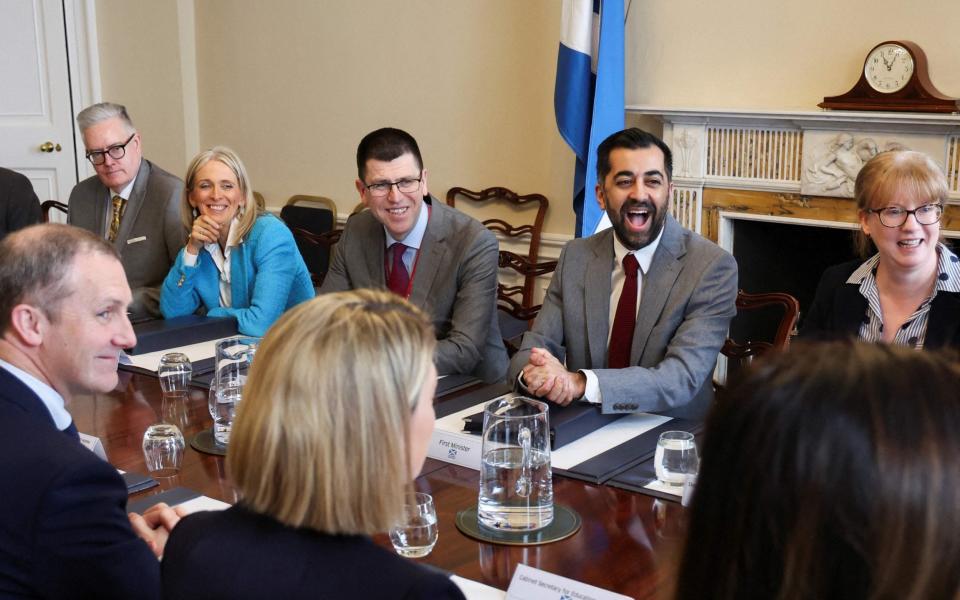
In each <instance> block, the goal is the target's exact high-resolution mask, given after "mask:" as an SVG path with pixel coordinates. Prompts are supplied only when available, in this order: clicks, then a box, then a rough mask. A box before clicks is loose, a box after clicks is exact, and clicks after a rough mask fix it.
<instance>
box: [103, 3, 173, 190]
mask: <svg viewBox="0 0 960 600" xmlns="http://www.w3.org/2000/svg"><path fill="white" fill-rule="evenodd" d="M96 13H97V37H98V40H99V49H100V53H99V54H100V77H101V96H102V98H103V100H105V101H110V102H119V103H120V104H124V105H126V106H127V109H128V110H129V111H130V116H131V118H132V119H133V122H134V124H136V126H137V128H138V129H139V130H140V133H141V136H142V139H143V147H144V154H145V156H146V157H147V158H149V159H150V160H151V161H152V162H155V163H157V164H159V165H160V166H161V167H163V168H164V169H166V170H168V171H170V172H172V173H174V174H176V175H180V176H182V175H183V171H184V170H185V168H186V164H187V156H186V155H187V149H186V147H185V137H184V122H185V119H188V118H189V115H190V114H191V113H190V111H189V106H187V107H185V106H184V101H183V99H184V93H183V92H184V81H183V77H182V73H181V44H180V35H179V30H180V27H179V24H178V12H177V2H176V1H172V0H164V1H157V2H147V1H144V0H133V1H130V0H97V3H96Z"/></svg>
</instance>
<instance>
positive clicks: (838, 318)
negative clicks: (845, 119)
mask: <svg viewBox="0 0 960 600" xmlns="http://www.w3.org/2000/svg"><path fill="white" fill-rule="evenodd" d="M947 191H948V189H947V180H946V178H945V177H944V175H943V171H942V170H941V169H940V167H939V166H938V165H937V163H935V162H934V161H933V159H931V158H930V157H929V156H927V155H925V154H923V153H920V152H910V151H889V152H881V153H880V154H878V155H876V156H875V157H873V158H872V159H870V161H869V162H867V164H866V165H864V167H863V168H862V169H861V170H860V173H859V174H858V175H857V181H856V185H855V187H854V196H855V198H856V201H857V212H858V215H859V218H860V231H858V232H857V246H858V250H859V251H860V254H861V256H862V257H863V258H866V257H867V256H869V254H870V253H871V252H874V251H875V252H876V254H874V255H873V256H872V257H870V258H869V259H868V260H867V261H866V262H861V261H859V260H858V261H852V262H848V263H844V264H842V265H837V266H834V267H831V268H829V269H827V270H826V271H825V272H824V274H823V277H822V278H821V279H820V284H819V285H818V286H817V293H816V296H815V298H814V301H813V305H812V306H811V307H810V311H809V313H808V314H807V315H806V317H805V319H804V321H803V327H802V329H801V332H800V333H801V336H803V337H806V338H818V339H822V338H837V337H848V336H849V337H856V338H859V339H861V340H864V341H868V342H888V343H893V344H897V345H902V346H910V347H912V348H918V349H919V348H937V347H942V346H948V347H954V348H960V258H958V257H957V255H955V254H954V253H953V252H951V251H950V250H949V249H948V248H947V247H946V246H945V245H944V244H942V243H940V219H941V217H942V215H943V210H944V204H945V202H946V198H947Z"/></svg>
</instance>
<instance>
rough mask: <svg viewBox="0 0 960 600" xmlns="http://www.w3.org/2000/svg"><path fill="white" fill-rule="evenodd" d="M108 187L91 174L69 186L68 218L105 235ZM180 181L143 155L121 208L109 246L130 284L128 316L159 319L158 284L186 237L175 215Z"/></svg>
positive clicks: (180, 194) (109, 196)
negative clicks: (113, 238)
mask: <svg viewBox="0 0 960 600" xmlns="http://www.w3.org/2000/svg"><path fill="white" fill-rule="evenodd" d="M111 196H112V192H111V191H110V190H109V189H107V188H106V186H104V185H103V184H102V183H100V179H99V178H98V177H97V176H96V175H94V176H93V177H90V178H88V179H84V180H83V181H81V182H80V183H78V184H77V185H76V186H74V188H73V191H72V192H70V202H69V208H68V212H67V223H70V224H71V225H76V226H77V227H82V228H84V229H88V230H90V231H92V232H93V233H95V234H97V235H99V236H101V237H106V235H107V215H108V214H110V211H111V210H113V208H112V203H111V200H110V198H111ZM182 199H183V182H182V181H180V178H178V177H176V176H174V175H171V174H170V173H167V172H166V171H164V170H163V169H161V168H160V167H158V166H156V165H154V164H153V163H151V162H150V161H148V160H147V159H142V160H141V161H140V170H139V171H138V172H137V180H136V183H134V184H133V190H132V191H131V192H130V198H129V199H128V200H127V208H126V209H125V210H124V212H123V220H122V221H121V222H120V231H119V232H118V233H117V240H116V241H115V242H114V243H113V245H114V248H116V249H117V252H119V253H120V262H121V263H123V270H124V272H126V274H127V282H128V283H129V284H130V288H131V289H132V290H133V303H132V304H131V305H130V313H131V318H133V319H142V318H145V317H151V318H158V319H162V318H163V316H162V315H161V314H160V305H159V302H160V286H161V285H162V284H163V278H164V277H166V276H167V272H169V271H170V267H171V266H172V265H173V261H174V260H175V259H176V258H177V253H178V252H179V251H180V248H182V247H183V245H184V243H185V242H186V239H187V230H186V228H184V226H183V222H182V221H181V220H180V203H181V202H182Z"/></svg>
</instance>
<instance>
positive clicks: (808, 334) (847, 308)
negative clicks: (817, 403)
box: [800, 260, 960, 349]
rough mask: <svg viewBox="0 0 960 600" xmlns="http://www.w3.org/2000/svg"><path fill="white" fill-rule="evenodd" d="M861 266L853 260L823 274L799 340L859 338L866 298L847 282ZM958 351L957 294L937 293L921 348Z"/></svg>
mask: <svg viewBox="0 0 960 600" xmlns="http://www.w3.org/2000/svg"><path fill="white" fill-rule="evenodd" d="M862 264H863V261H862V260H852V261H849V262H845V263H842V264H839V265H835V266H833V267H830V268H829V269H827V270H826V271H824V272H823V276H822V277H821V278H820V283H819V284H818V285H817V293H816V295H815V296H814V298H813V304H812V305H811V306H810V310H809V312H808V313H807V316H806V318H805V319H804V321H803V327H802V328H801V329H800V337H802V338H807V339H830V338H854V339H856V338H858V337H859V336H860V325H861V324H862V323H863V320H864V318H866V315H867V299H866V298H864V297H863V294H861V293H860V286H859V284H852V283H847V279H849V278H850V275H852V274H853V272H854V271H856V270H857V268H858V267H860V265H862ZM942 347H950V348H956V349H960V294H955V293H953V292H945V291H943V290H938V291H937V296H936V297H935V298H934V299H933V302H931V303H930V316H929V320H928V321H927V337H926V340H925V342H924V348H942Z"/></svg>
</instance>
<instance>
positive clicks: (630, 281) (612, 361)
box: [607, 254, 640, 369]
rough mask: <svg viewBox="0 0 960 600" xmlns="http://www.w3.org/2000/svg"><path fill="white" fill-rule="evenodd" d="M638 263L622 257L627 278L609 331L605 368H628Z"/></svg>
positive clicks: (634, 312) (635, 259)
mask: <svg viewBox="0 0 960 600" xmlns="http://www.w3.org/2000/svg"><path fill="white" fill-rule="evenodd" d="M639 269H640V263H638V262H637V257H635V256H634V255H633V254H628V255H626V256H624V257H623V270H624V271H625V272H626V275H627V278H626V279H625V280H624V282H623V291H621V292H620V301H619V302H617V313H616V315H615V316H614V318H613V329H612V330H611V331H610V350H609V351H608V352H607V368H610V369H623V368H624V367H629V366H630V346H632V345H633V327H634V325H636V323H637V271H638V270H639Z"/></svg>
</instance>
